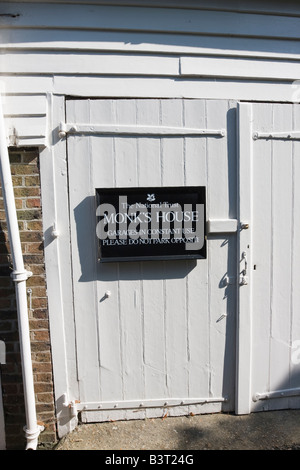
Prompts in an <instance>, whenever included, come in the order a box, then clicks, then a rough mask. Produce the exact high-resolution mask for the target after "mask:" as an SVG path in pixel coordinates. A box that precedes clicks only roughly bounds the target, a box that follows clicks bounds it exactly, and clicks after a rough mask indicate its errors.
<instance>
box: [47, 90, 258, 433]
mask: <svg viewBox="0 0 300 470" xmlns="http://www.w3.org/2000/svg"><path fill="white" fill-rule="evenodd" d="M99 98H100V97H99ZM47 99H48V110H49V119H48V136H49V142H48V146H47V147H45V148H44V149H43V150H42V151H41V153H40V166H41V193H42V199H43V225H44V238H45V241H44V243H45V264H46V275H47V287H48V300H49V322H50V331H51V345H52V361H53V374H54V389H55V399H56V412H57V419H58V434H59V437H63V436H64V435H65V434H67V433H68V432H70V431H72V430H73V429H74V428H75V427H76V426H77V423H78V420H77V409H76V401H77V400H78V397H79V390H78V380H77V366H76V349H75V322H74V305H73V288H72V257H71V250H70V243H69V241H70V226H69V202H68V168H67V145H66V139H65V138H64V137H65V135H64V132H63V130H61V124H62V123H64V122H66V114H65V99H66V98H65V96H59V95H54V94H52V93H49V94H48V95H47ZM83 99H84V98H83ZM237 116H238V119H237V122H238V125H237V141H238V146H237V158H238V162H239V169H238V175H239V174H240V175H241V176H240V177H238V194H239V196H238V207H239V214H238V221H239V223H238V229H237V249H238V254H239V255H240V253H242V252H243V251H245V252H246V253H247V263H248V265H251V250H250V249H249V248H248V247H251V220H252V218H251V217H252V208H251V194H252V193H251V191H252V180H251V174H252V173H251V168H252V128H251V104H249V103H237ZM249 123H250V125H249ZM49 194H52V195H53V196H54V201H53V199H52V198H49ZM234 222H236V221H234ZM241 223H244V224H249V228H247V229H241ZM244 262H245V259H243V260H241V262H240V266H238V267H239V268H240V269H237V275H238V279H237V337H236V341H237V343H236V348H237V357H236V359H237V365H236V390H235V394H236V406H235V412H236V413H237V414H248V413H250V411H251V410H250V404H251V396H250V395H251V383H250V381H251V374H250V371H251V344H252V341H251V340H252V336H251V271H249V272H248V273H247V275H248V277H249V280H248V283H247V284H246V285H242V286H241V285H240V284H239V271H240V270H241V268H242V267H243V263H244ZM239 312H243V313H242V314H241V313H240V314H239Z"/></svg>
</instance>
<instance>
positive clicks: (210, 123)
mask: <svg viewBox="0 0 300 470" xmlns="http://www.w3.org/2000/svg"><path fill="white" fill-rule="evenodd" d="M227 111H228V103H227V101H219V100H212V101H207V102H206V113H207V116H206V123H207V124H206V125H207V127H208V128H212V129H224V128H227V123H226V119H227ZM207 175H208V184H207V186H208V215H207V217H208V218H212V219H213V218H220V219H222V218H226V217H228V214H229V207H228V205H229V184H228V178H229V175H228V149H227V138H219V137H214V138H208V139H207ZM222 238H223V237H222ZM228 250H229V243H224V242H223V240H220V237H217V236H210V237H209V241H208V255H207V256H208V302H209V306H208V308H209V328H210V331H209V351H210V353H209V354H210V371H209V396H222V395H223V394H227V393H226V392H227V391H226V387H225V381H224V380H225V378H224V375H223V372H224V368H225V367H226V371H227V373H228V374H229V369H228V367H230V362H231V361H230V355H228V353H229V349H228V343H227V341H228V337H229V336H230V331H227V327H228V325H229V323H228V319H227V318H226V315H227V298H226V296H225V297H224V291H223V289H221V288H220V283H221V281H222V279H223V278H224V275H225V274H226V273H227V272H228ZM224 315H225V316H224ZM222 316H223V317H222ZM221 317H222V319H221V320H219V319H220V318H221Z"/></svg>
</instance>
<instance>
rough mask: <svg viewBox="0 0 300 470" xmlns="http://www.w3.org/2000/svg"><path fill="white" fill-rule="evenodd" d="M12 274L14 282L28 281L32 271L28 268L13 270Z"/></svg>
mask: <svg viewBox="0 0 300 470" xmlns="http://www.w3.org/2000/svg"><path fill="white" fill-rule="evenodd" d="M10 276H11V278H12V280H13V281H14V282H21V281H27V279H28V278H29V277H31V276H32V272H31V271H27V270H26V269H25V270H24V271H13V272H12V273H11V275H10Z"/></svg>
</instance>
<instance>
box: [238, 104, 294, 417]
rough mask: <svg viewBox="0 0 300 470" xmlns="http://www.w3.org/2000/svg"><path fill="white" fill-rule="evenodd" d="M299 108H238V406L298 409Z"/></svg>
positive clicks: (243, 410)
mask: <svg viewBox="0 0 300 470" xmlns="http://www.w3.org/2000/svg"><path fill="white" fill-rule="evenodd" d="M299 181H300V106H299V105H291V104H241V105H240V106H239V206H240V222H241V225H240V228H239V257H240V259H239V272H240V279H239V323H238V335H239V338H238V360H239V362H238V393H237V411H238V412H239V413H249V412H250V411H260V410H268V409H271V410H272V409H283V408H299V406H300V360H299V358H300V354H299V353H300V348H299V345H300V341H299V339H300V291H299V283H300V244H299V236H300V184H299Z"/></svg>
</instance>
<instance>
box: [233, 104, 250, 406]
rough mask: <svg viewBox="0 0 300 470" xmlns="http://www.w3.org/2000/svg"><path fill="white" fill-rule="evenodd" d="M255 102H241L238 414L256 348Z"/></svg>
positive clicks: (244, 403) (247, 401) (246, 392)
mask: <svg viewBox="0 0 300 470" xmlns="http://www.w3.org/2000/svg"><path fill="white" fill-rule="evenodd" d="M252 134H253V129H252V105H251V104H250V103H238V107H237V142H238V145H237V161H238V171H237V175H238V230H237V259H238V260H239V263H238V266H237V271H238V272H237V334H236V351H237V357H236V359H237V362H236V406H235V412H236V414H249V413H250V412H251V369H252V367H251V352H252V351H251V350H252V270H251V269H249V266H252V220H253V219H252V189H253V181H252V164H253V141H252Z"/></svg>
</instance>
